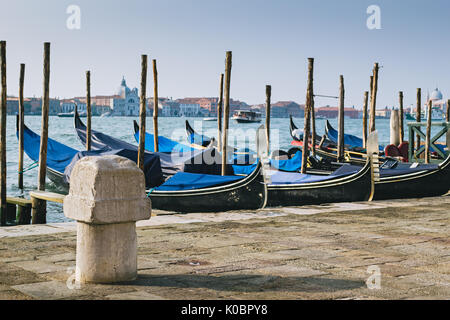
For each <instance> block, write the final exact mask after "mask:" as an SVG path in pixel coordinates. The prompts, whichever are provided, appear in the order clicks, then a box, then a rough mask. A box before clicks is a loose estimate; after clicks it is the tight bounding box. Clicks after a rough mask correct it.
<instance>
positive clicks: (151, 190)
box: [147, 188, 155, 198]
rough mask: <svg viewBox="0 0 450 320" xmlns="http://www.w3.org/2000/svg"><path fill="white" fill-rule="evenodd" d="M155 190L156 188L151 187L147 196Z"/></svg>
mask: <svg viewBox="0 0 450 320" xmlns="http://www.w3.org/2000/svg"><path fill="white" fill-rule="evenodd" d="M153 190H155V188H151V189H150V191H149V192H148V193H147V198H148V197H150V193H152V192H153Z"/></svg>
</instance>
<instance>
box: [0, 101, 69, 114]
mask: <svg viewBox="0 0 450 320" xmlns="http://www.w3.org/2000/svg"><path fill="white" fill-rule="evenodd" d="M23 104H24V109H25V114H32V115H40V114H41V113H42V99H41V98H24V101H23ZM6 106H7V113H8V114H10V115H12V114H17V113H18V112H19V98H17V97H8V98H7V100H6ZM48 109H49V110H48V113H49V115H57V114H58V113H59V112H60V109H61V108H60V100H59V99H49V106H48Z"/></svg>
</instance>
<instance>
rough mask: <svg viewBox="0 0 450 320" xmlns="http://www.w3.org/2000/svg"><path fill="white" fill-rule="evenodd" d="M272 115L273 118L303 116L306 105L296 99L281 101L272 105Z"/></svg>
mask: <svg viewBox="0 0 450 320" xmlns="http://www.w3.org/2000/svg"><path fill="white" fill-rule="evenodd" d="M270 116H271V117H273V118H288V117H289V116H293V117H296V118H303V117H304V116H305V106H304V105H300V104H298V103H296V102H294V101H279V102H276V103H274V104H272V105H271V107H270Z"/></svg>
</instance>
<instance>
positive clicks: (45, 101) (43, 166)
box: [32, 42, 50, 224]
mask: <svg viewBox="0 0 450 320" xmlns="http://www.w3.org/2000/svg"><path fill="white" fill-rule="evenodd" d="M43 85H44V94H43V96H42V124H41V125H42V127H41V144H40V149H39V172H38V190H40V191H45V176H46V173H47V172H46V170H47V140H48V111H49V91H50V87H49V86H50V43H49V42H45V43H44V83H43ZM32 201H33V203H32V207H33V208H32V223H33V224H41V223H46V222H47V218H46V211H47V208H46V207H47V202H46V201H45V200H40V199H36V198H33V199H32Z"/></svg>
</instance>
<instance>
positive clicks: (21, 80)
mask: <svg viewBox="0 0 450 320" xmlns="http://www.w3.org/2000/svg"><path fill="white" fill-rule="evenodd" d="M24 82H25V64H23V63H21V64H20V77H19V116H18V118H17V119H18V121H19V123H18V128H19V170H18V171H19V181H18V185H19V189H22V190H23V126H24V121H25V107H24V105H23V86H24Z"/></svg>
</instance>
